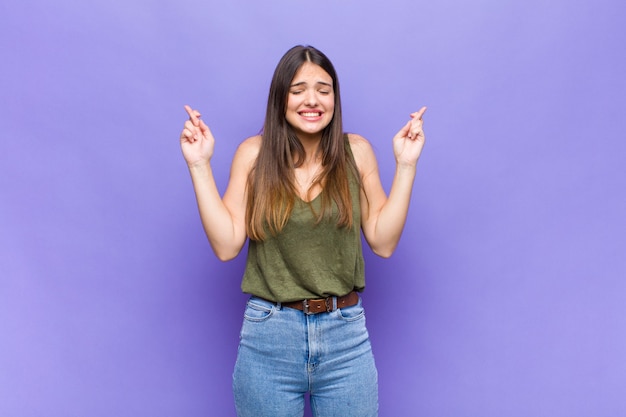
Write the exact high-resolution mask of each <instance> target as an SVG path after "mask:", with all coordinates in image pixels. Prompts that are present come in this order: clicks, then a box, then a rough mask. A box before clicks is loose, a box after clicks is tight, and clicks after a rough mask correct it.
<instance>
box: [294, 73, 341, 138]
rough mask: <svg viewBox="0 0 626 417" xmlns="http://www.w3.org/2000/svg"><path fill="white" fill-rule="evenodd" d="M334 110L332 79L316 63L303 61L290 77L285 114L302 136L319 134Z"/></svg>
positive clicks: (330, 118) (315, 136) (328, 121)
mask: <svg viewBox="0 0 626 417" xmlns="http://www.w3.org/2000/svg"><path fill="white" fill-rule="evenodd" d="M334 111H335V93H334V91H333V80H332V78H331V77H330V75H328V73H327V72H326V71H324V70H323V69H322V67H320V66H319V65H316V64H313V63H310V62H305V63H304V64H303V65H302V66H301V67H300V69H299V70H298V71H297V72H296V75H295V76H294V77H293V80H292V81H291V86H290V88H289V95H288V97H287V111H286V112H285V118H286V119H287V122H288V123H289V124H290V125H291V126H292V127H293V128H294V129H295V131H296V134H297V135H298V137H299V138H300V139H301V140H302V139H307V138H312V139H318V138H320V137H321V134H322V130H323V129H324V128H325V127H326V126H328V124H329V123H330V121H331V120H332V118H333V114H334Z"/></svg>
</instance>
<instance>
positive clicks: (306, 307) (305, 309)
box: [302, 300, 315, 316]
mask: <svg viewBox="0 0 626 417" xmlns="http://www.w3.org/2000/svg"><path fill="white" fill-rule="evenodd" d="M302 312H303V313H304V314H306V315H307V316H310V315H312V314H315V313H314V312H311V311H309V300H302Z"/></svg>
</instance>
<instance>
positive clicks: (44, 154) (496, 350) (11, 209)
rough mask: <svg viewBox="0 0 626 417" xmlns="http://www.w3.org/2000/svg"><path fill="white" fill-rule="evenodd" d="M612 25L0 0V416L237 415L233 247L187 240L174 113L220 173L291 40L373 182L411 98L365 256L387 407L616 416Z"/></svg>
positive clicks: (224, 175) (498, 11)
mask: <svg viewBox="0 0 626 417" xmlns="http://www.w3.org/2000/svg"><path fill="white" fill-rule="evenodd" d="M625 21H626V6H625V3H624V2H623V1H622V0H613V1H608V0H607V1H602V0H600V1H598V0H586V1H571V0H567V1H566V0H550V1H549V2H547V1H506V0H498V1H496V0H491V1H490V0H482V1H479V0H474V1H465V0H443V1H437V2H435V1H415V0H404V1H401V0H396V1H385V2H378V1H376V2H374V1H370V2H363V1H356V0H345V1H343V0H342V1H337V0H335V1H327V0H320V1H316V2H313V3H311V2H295V1H287V0H276V1H255V2H253V1H249V2H244V1H240V0H238V1H228V2H227V1H224V2H217V1H199V0H184V1H175V2H174V1H157V0H153V1H148V0H125V1H104V0H96V1H89V2H86V1H79V0H55V1H43V0H33V1H28V0H25V1H20V2H18V1H14V2H4V3H2V4H1V5H0V50H1V52H2V53H1V60H0V61H1V62H0V70H1V77H0V96H1V97H2V101H1V103H0V106H1V110H2V111H1V114H0V134H1V135H2V140H1V142H0V199H1V200H0V415H2V416H7V417H13V416H18V417H31V416H32V417H35V416H36V417H40V416H52V417H57V416H58V417H65V416H89V417H100V416H102V417H110V416H116V417H125V416H129V417H130V416H133V417H135V416H151V417H159V416H164V417H165V416H168V417H169V416H185V417H193V416H233V415H234V410H233V405H232V395H231V390H230V384H231V373H232V367H233V363H234V360H235V355H236V349H237V342H238V333H239V326H240V323H241V314H242V310H243V305H244V302H245V299H246V297H245V296H244V295H242V294H241V293H240V290H239V284H240V277H241V274H242V270H243V261H244V257H245V255H243V254H242V255H241V256H239V257H238V258H237V259H236V260H234V261H232V262H229V263H221V262H219V261H218V260H217V259H216V258H215V257H214V256H213V254H212V253H211V250H210V248H209V245H208V243H207V242H206V239H205V237H204V235H203V232H202V228H201V225H200V221H199V217H198V215H197V212H196V206H195V200H194V196H193V191H192V187H191V181H190V179H189V175H188V172H187V170H186V167H185V164H184V161H183V158H182V156H181V153H180V150H179V145H178V135H179V132H180V129H181V126H182V123H183V121H184V120H185V113H184V111H183V108H182V106H183V104H186V103H189V104H191V105H193V106H195V107H197V108H199V109H200V110H201V111H202V112H203V115H204V118H205V120H206V121H207V122H208V123H209V125H210V126H211V127H212V129H213V132H214V134H215V135H216V137H217V140H218V142H217V145H216V148H217V149H216V155H217V156H216V157H215V159H214V167H215V168H214V169H215V172H216V176H217V178H218V181H219V187H220V189H221V190H223V189H224V187H225V185H226V182H227V180H228V167H229V165H230V160H231V158H232V155H233V153H234V151H235V148H236V146H237V144H238V143H239V142H240V141H241V140H243V139H244V138H245V137H247V136H250V135H253V134H255V133H257V132H258V131H259V129H260V128H261V125H262V121H263V116H264V108H265V102H266V95H267V90H268V87H269V82H270V78H271V74H272V71H273V69H274V66H275V65H276V63H277V61H278V59H279V58H280V56H281V55H282V54H283V53H284V52H285V51H286V50H287V49H288V48H289V47H291V46H293V45H295V44H299V43H305V44H311V45H314V46H316V47H318V48H320V49H321V50H323V51H324V52H325V53H326V54H327V55H328V56H329V57H330V58H331V60H333V62H334V63H335V65H336V67H337V70H338V72H339V77H340V80H341V86H342V95H343V104H344V113H345V126H346V129H347V130H349V131H353V132H358V133H360V134H362V135H364V136H365V137H367V138H368V139H370V141H371V142H372V144H373V146H374V148H375V149H376V151H377V155H378V158H379V162H380V164H381V175H382V180H383V183H384V184H385V187H386V188H387V189H388V187H389V185H390V183H391V179H392V175H393V170H394V163H393V156H392V152H391V144H390V139H391V137H392V136H393V134H394V133H395V132H396V131H397V130H398V129H399V128H400V127H401V126H402V124H403V123H404V122H405V120H407V118H408V114H409V113H410V112H412V111H415V110H416V109H418V108H419V107H420V106H422V105H428V106H429V110H428V112H427V114H426V117H425V119H426V125H425V129H426V134H427V145H426V148H425V151H424V153H423V155H422V159H421V161H420V165H419V168H418V178H417V180H416V184H415V190H414V194H413V202H412V206H411V210H410V215H409V219H408V222H407V225H406V229H405V233H404V235H403V237H402V240H401V242H400V245H399V248H398V250H397V252H396V254H395V255H394V256H393V257H392V258H391V259H389V260H383V259H379V258H376V257H375V256H373V255H372V253H371V252H370V251H369V249H367V250H366V263H367V282H368V288H367V290H366V292H365V294H364V298H365V303H366V307H367V309H368V323H369V328H370V334H371V338H372V342H373V345H374V352H375V355H376V359H377V363H378V367H379V373H380V406H381V413H380V414H381V416H382V417H390V416H403V415H404V416H409V415H411V416H412V415H415V416H430V417H448V416H472V417H473V416H482V417H502V416H506V417H518V416H519V417H528V416H533V417H540V416H546V417H578V416H581V417H582V416H585V417H588V416H594V417H615V416H624V415H626V396H624V392H626V280H625V278H626V256H625V255H626V254H625V252H626V251H625V248H626V216H625V213H626V175H625V172H624V171H625V170H624V160H625V157H626V143H625V139H626V137H625V133H624V132H626V122H625V121H626V117H624V112H625V111H626V99H625V97H626V81H625V80H626V76H625V75H626V56H625V55H626V54H625V53H624V42H625V41H626V30H625V29H624V25H623V23H624V22H625ZM244 252H245V251H244Z"/></svg>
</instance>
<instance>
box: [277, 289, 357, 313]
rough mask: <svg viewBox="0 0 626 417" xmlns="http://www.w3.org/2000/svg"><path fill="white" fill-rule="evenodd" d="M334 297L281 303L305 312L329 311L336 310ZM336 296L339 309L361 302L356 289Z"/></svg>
mask: <svg viewBox="0 0 626 417" xmlns="http://www.w3.org/2000/svg"><path fill="white" fill-rule="evenodd" d="M333 298H335V297H327V298H320V299H317V300H301V301H290V302H288V303H281V305H282V306H283V307H289V308H295V309H296V310H300V311H303V312H304V314H318V313H327V312H331V311H334V310H335V309H334V308H333V307H334V306H333V304H334V303H333ZM336 298H337V308H338V309H339V308H345V307H350V306H353V305H355V304H357V303H358V302H359V294H357V292H356V291H352V292H351V293H349V294H346V295H344V296H342V297H336Z"/></svg>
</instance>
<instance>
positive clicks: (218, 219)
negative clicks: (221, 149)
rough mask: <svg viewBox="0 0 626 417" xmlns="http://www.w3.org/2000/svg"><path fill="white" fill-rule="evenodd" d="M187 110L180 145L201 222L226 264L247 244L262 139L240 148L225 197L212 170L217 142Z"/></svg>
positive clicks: (244, 144)
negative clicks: (250, 190) (249, 198)
mask: <svg viewBox="0 0 626 417" xmlns="http://www.w3.org/2000/svg"><path fill="white" fill-rule="evenodd" d="M185 110H186V111H187V114H189V120H187V121H186V122H185V126H184V128H183V130H182V132H181V135H180V144H181V149H182V152H183V156H184V157H185V161H186V162H187V166H188V167H189V173H190V174H191V180H192V182H193V187H194V191H195V193H196V200H197V203H198V211H199V213H200V219H201V220H202V225H203V227H204V231H205V233H206V235H207V238H208V239H209V243H210V244H211V248H212V249H213V251H214V252H215V255H216V256H217V257H218V258H219V259H220V260H222V261H227V260H229V259H232V258H234V257H236V256H237V254H238V253H239V252H240V251H241V248H242V247H243V245H244V243H245V241H246V237H247V236H246V227H245V211H246V194H245V193H246V182H247V178H248V173H249V172H250V169H251V168H252V166H253V164H254V161H255V160H256V155H257V154H258V147H259V143H260V138H259V137H254V138H250V139H247V140H246V141H244V142H243V143H242V144H241V145H240V146H239V148H238V149H237V152H236V153H235V157H234V158H233V163H232V166H231V171H230V180H229V182H228V187H227V189H226V192H225V193H224V197H223V198H222V197H220V194H219V191H218V189H217V185H216V183H215V179H214V177H213V170H212V169H211V158H212V156H213V149H214V143H215V139H214V138H213V135H212V133H211V130H210V129H209V127H208V126H207V125H206V124H205V123H204V121H202V119H201V118H200V113H199V112H198V111H197V110H193V109H191V108H190V107H189V106H185Z"/></svg>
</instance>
